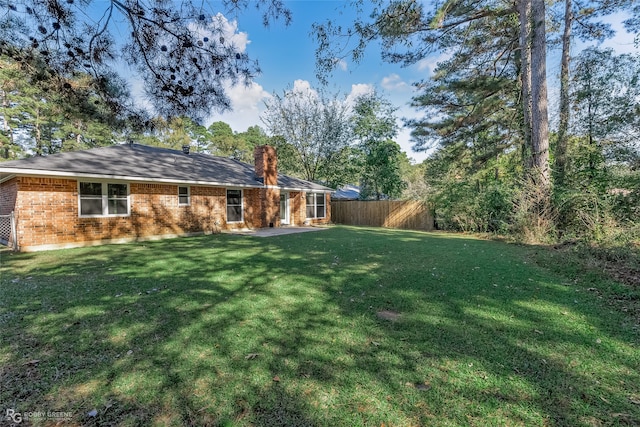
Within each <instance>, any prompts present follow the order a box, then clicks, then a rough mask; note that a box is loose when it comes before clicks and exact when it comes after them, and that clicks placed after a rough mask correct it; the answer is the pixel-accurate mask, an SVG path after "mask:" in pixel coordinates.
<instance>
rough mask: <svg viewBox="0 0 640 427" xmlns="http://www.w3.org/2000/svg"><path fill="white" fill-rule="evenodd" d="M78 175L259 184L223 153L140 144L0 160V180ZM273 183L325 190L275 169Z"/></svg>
mask: <svg viewBox="0 0 640 427" xmlns="http://www.w3.org/2000/svg"><path fill="white" fill-rule="evenodd" d="M14 174H24V175H26V174H28V175H47V176H77V177H83V176H84V177H92V178H104V179H123V180H133V181H153V182H172V183H173V182H175V183H190V184H206V185H220V186H225V187H233V186H237V187H261V186H262V184H261V183H260V182H259V181H258V180H257V179H256V177H255V171H254V167H253V166H252V165H249V164H247V163H243V162H240V161H237V160H233V159H229V158H226V157H218V156H211V155H208V154H199V153H191V154H184V153H183V152H182V151H177V150H170V149H166V148H158V147H151V146H147V145H140V144H123V145H113V146H109V147H102V148H94V149H91V150H83V151H72V152H67V153H60V154H53V155H50V156H46V157H31V158H28V159H23V160H13V161H9V162H3V163H0V180H2V179H4V178H5V177H7V176H9V175H14ZM278 186H279V187H281V188H283V189H290V190H296V189H297V190H316V191H328V190H330V189H329V188H327V187H324V186H322V185H319V184H315V183H313V182H309V181H305V180H302V179H298V178H293V177H290V176H287V175H282V174H279V175H278Z"/></svg>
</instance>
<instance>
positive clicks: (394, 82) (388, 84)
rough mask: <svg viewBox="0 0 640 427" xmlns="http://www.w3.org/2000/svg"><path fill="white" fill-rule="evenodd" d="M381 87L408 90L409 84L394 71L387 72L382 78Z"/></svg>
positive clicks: (390, 89) (391, 89)
mask: <svg viewBox="0 0 640 427" xmlns="http://www.w3.org/2000/svg"><path fill="white" fill-rule="evenodd" d="M381 85H382V87H383V88H384V89H386V90H389V91H400V90H409V89H411V86H409V85H408V84H407V82H405V81H404V80H402V77H400V76H399V75H398V74H396V73H392V74H389V75H388V76H386V77H384V78H383V79H382V83H381Z"/></svg>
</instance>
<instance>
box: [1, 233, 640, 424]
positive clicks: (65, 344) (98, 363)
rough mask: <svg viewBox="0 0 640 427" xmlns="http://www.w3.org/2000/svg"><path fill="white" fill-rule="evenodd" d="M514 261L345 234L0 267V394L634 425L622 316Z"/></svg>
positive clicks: (504, 255)
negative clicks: (1, 293) (392, 316)
mask: <svg viewBox="0 0 640 427" xmlns="http://www.w3.org/2000/svg"><path fill="white" fill-rule="evenodd" d="M507 251H511V252H512V253H508V252H507ZM525 256H526V252H525V250H524V249H522V248H516V247H511V246H506V245H502V244H497V243H495V242H483V241H476V240H473V239H462V238H454V239H451V238H448V237H446V236H440V235H431V234H423V233H415V232H398V231H391V230H370V229H357V228H336V229H334V230H330V231H327V232H323V233H319V234H315V233H311V234H309V235H290V236H281V237H277V238H271V239H256V238H250V237H238V236H220V235H217V236H208V237H201V238H190V239H174V240H167V241H162V242H151V243H145V244H135V245H123V246H117V247H114V246H109V247H97V248H90V249H81V250H73V251H60V252H58V253H57V254H55V255H54V256H48V255H42V254H36V255H34V254H19V255H15V256H12V257H11V259H10V260H8V261H7V263H8V264H9V268H10V270H7V269H6V267H5V269H4V270H3V271H4V273H3V278H2V281H3V284H2V285H3V288H5V289H7V293H6V296H7V298H6V300H5V301H4V302H3V303H2V305H0V315H1V316H2V319H3V320H2V321H3V323H4V324H3V326H6V327H5V328H3V332H0V334H1V335H2V344H1V346H0V351H1V353H0V360H2V361H3V362H2V371H1V372H0V377H1V378H0V379H1V380H2V383H3V384H7V387H6V388H4V387H3V390H2V392H1V394H0V397H1V399H0V401H1V402H2V404H4V405H5V406H7V407H15V408H18V409H21V410H23V411H33V410H38V409H45V410H46V409H49V410H67V411H72V412H73V413H74V418H73V422H75V423H76V424H85V425H129V424H131V425H141V424H144V425H147V424H153V423H155V424H163V425H223V424H225V423H229V424H231V425H380V424H381V423H385V424H388V425H427V424H431V425H434V424H435V425H437V424H447V423H450V424H466V425H468V424H487V423H488V424H525V425H529V424H544V423H547V424H553V425H580V424H584V425H589V424H594V423H605V424H606V423H617V424H619V425H625V424H631V425H632V424H634V423H638V422H640V421H639V420H640V417H639V416H638V415H637V407H636V406H634V404H633V403H632V402H631V401H630V400H629V397H630V396H635V395H636V394H637V393H639V392H640V391H639V390H638V384H640V378H639V377H638V369H639V368H640V366H639V363H640V361H639V360H638V356H637V354H636V355H635V356H634V354H633V351H634V350H636V353H637V341H634V337H633V335H631V334H630V333H629V331H623V330H619V329H617V328H616V325H617V324H619V323H620V319H621V316H620V315H619V314H616V313H614V314H610V313H604V312H602V305H601V302H599V301H598V300H597V299H596V298H593V297H592V296H591V295H589V294H588V293H586V292H583V291H582V290H581V289H579V288H576V287H570V286H566V285H563V284H562V283H561V282H562V278H558V277H554V276H552V275H550V274H548V273H547V272H545V271H544V270H542V269H538V268H534V267H531V266H530V265H528V264H525V263H526V258H525ZM61 261H62V262H61ZM7 275H9V276H10V277H6V276H7ZM14 276H15V277H14ZM29 277H30V279H28V278H29ZM16 278H17V279H19V281H18V282H15V283H14V282H13V280H15V279H16ZM577 290H578V291H580V292H576V291H577ZM575 301H578V303H576V302H575ZM380 310H394V311H397V312H398V313H400V317H399V318H398V320H397V321H389V320H385V319H381V318H379V317H377V316H376V312H378V311H380ZM563 312H566V314H562V313H563ZM596 337H598V338H597V339H599V340H600V343H597V342H596V341H595V340H596ZM32 361H37V362H34V363H29V362H32ZM601 365H607V367H606V368H603V366H601ZM25 384H28V386H25ZM94 408H95V409H96V410H97V416H96V417H90V416H88V415H87V413H88V412H89V411H91V410H92V409H94ZM0 409H2V408H0Z"/></svg>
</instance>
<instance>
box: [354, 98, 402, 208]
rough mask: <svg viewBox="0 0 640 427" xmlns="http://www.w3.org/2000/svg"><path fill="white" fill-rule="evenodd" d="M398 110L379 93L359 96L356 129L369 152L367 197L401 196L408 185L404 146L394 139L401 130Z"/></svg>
mask: <svg viewBox="0 0 640 427" xmlns="http://www.w3.org/2000/svg"><path fill="white" fill-rule="evenodd" d="M395 110H396V109H395V108H394V107H393V106H392V105H391V103H389V102H388V101H387V100H385V99H383V98H382V97H381V96H380V95H378V94H376V93H372V94H368V95H362V96H360V97H358V98H357V99H356V102H355V107H354V117H353V122H354V126H353V132H354V134H355V137H356V139H357V141H358V143H359V148H360V149H361V150H362V152H363V153H364V156H365V158H364V165H363V170H362V177H361V178H360V184H361V187H362V189H361V193H360V195H361V197H363V198H369V197H373V198H375V199H377V200H380V198H381V197H382V196H383V195H387V196H388V197H391V198H397V197H399V196H400V195H401V194H402V190H403V189H404V188H405V183H404V181H403V180H402V176H401V173H400V162H401V150H400V146H399V145H398V144H396V143H395V142H393V140H392V138H394V137H395V136H396V135H397V133H398V126H397V124H396V118H395Z"/></svg>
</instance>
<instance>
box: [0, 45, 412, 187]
mask: <svg viewBox="0 0 640 427" xmlns="http://www.w3.org/2000/svg"><path fill="white" fill-rule="evenodd" d="M15 55H21V57H20V58H15ZM27 55H30V57H31V58H30V60H28V61H27V60H26V58H25V56H27ZM18 59H19V60H18ZM126 87H127V86H126V84H124V83H123V82H121V81H118V80H117V79H116V78H115V77H114V80H112V81H108V80H106V79H105V78H101V79H100V80H96V79H95V78H94V77H92V76H91V75H89V74H81V73H75V74H74V75H73V76H72V77H62V76H61V75H59V74H57V73H56V72H54V71H53V70H52V69H51V68H49V67H48V66H47V65H46V63H45V62H43V61H40V59H39V55H38V54H37V53H36V52H33V51H24V52H22V53H20V52H19V51H15V52H14V55H13V56H8V55H5V56H0V95H1V96H2V111H0V124H1V126H0V129H1V130H0V159H2V160H12V159H19V158H24V157H28V156H46V155H50V154H55V153H59V152H65V151H75V150H82V149H89V148H94V147H100V146H106V145H112V144H116V143H122V142H125V141H126V142H138V143H141V144H146V145H153V146H161V147H167V148H173V149H181V147H182V146H183V145H190V146H191V147H192V150H193V151H195V152H200V153H207V154H212V155H217V156H225V157H231V158H234V159H237V160H240V161H244V162H247V163H251V162H253V149H254V147H256V146H258V145H263V144H270V145H273V146H275V147H276V148H277V150H278V156H279V169H280V171H282V172H284V173H287V174H290V175H293V176H298V177H301V178H304V179H308V180H311V181H315V182H320V183H323V184H325V185H328V186H330V187H334V188H337V187H339V186H341V185H343V184H358V185H360V186H361V187H362V193H361V194H362V197H363V198H381V197H392V198H398V197H402V195H403V192H404V191H405V190H406V189H409V188H412V189H415V188H416V186H415V185H410V181H411V180H413V181H415V180H416V179H422V178H421V177H420V173H418V174H416V172H415V170H414V169H415V168H416V167H415V166H414V165H412V164H411V162H410V161H409V159H408V158H407V156H406V154H405V153H403V152H402V151H401V150H400V147H399V145H398V144H397V143H396V142H394V140H393V139H394V138H395V137H396V135H397V130H398V126H397V123H396V117H395V115H394V113H395V107H393V106H391V104H390V103H389V102H388V101H386V100H385V99H384V98H383V97H381V96H380V95H378V94H376V93H370V94H366V95H363V96H360V97H359V98H357V99H356V100H355V101H352V100H348V99H347V98H346V97H339V96H338V95H326V94H323V93H319V92H317V91H316V90H314V89H312V88H304V89H303V90H300V88H291V89H289V90H285V91H284V92H283V94H282V95H278V94H274V96H273V100H272V101H271V102H270V103H269V104H268V105H267V109H266V111H265V113H264V115H263V117H262V119H263V123H264V125H265V128H266V129H263V128H261V127H260V126H257V125H255V126H250V127H248V128H247V130H246V131H244V132H235V131H233V130H232V128H231V127H230V126H229V124H227V123H224V122H221V121H217V122H213V123H211V124H210V125H208V126H204V125H202V124H201V123H198V122H197V121H195V120H193V119H191V118H189V117H186V116H175V117H170V118H165V117H160V116H155V117H151V116H150V115H149V113H148V112H144V111H140V110H137V109H136V108H135V107H134V106H133V105H132V103H131V100H130V95H129V93H128V92H127V91H126V90H125V88H126ZM267 131H268V132H269V133H270V135H268V134H267Z"/></svg>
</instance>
